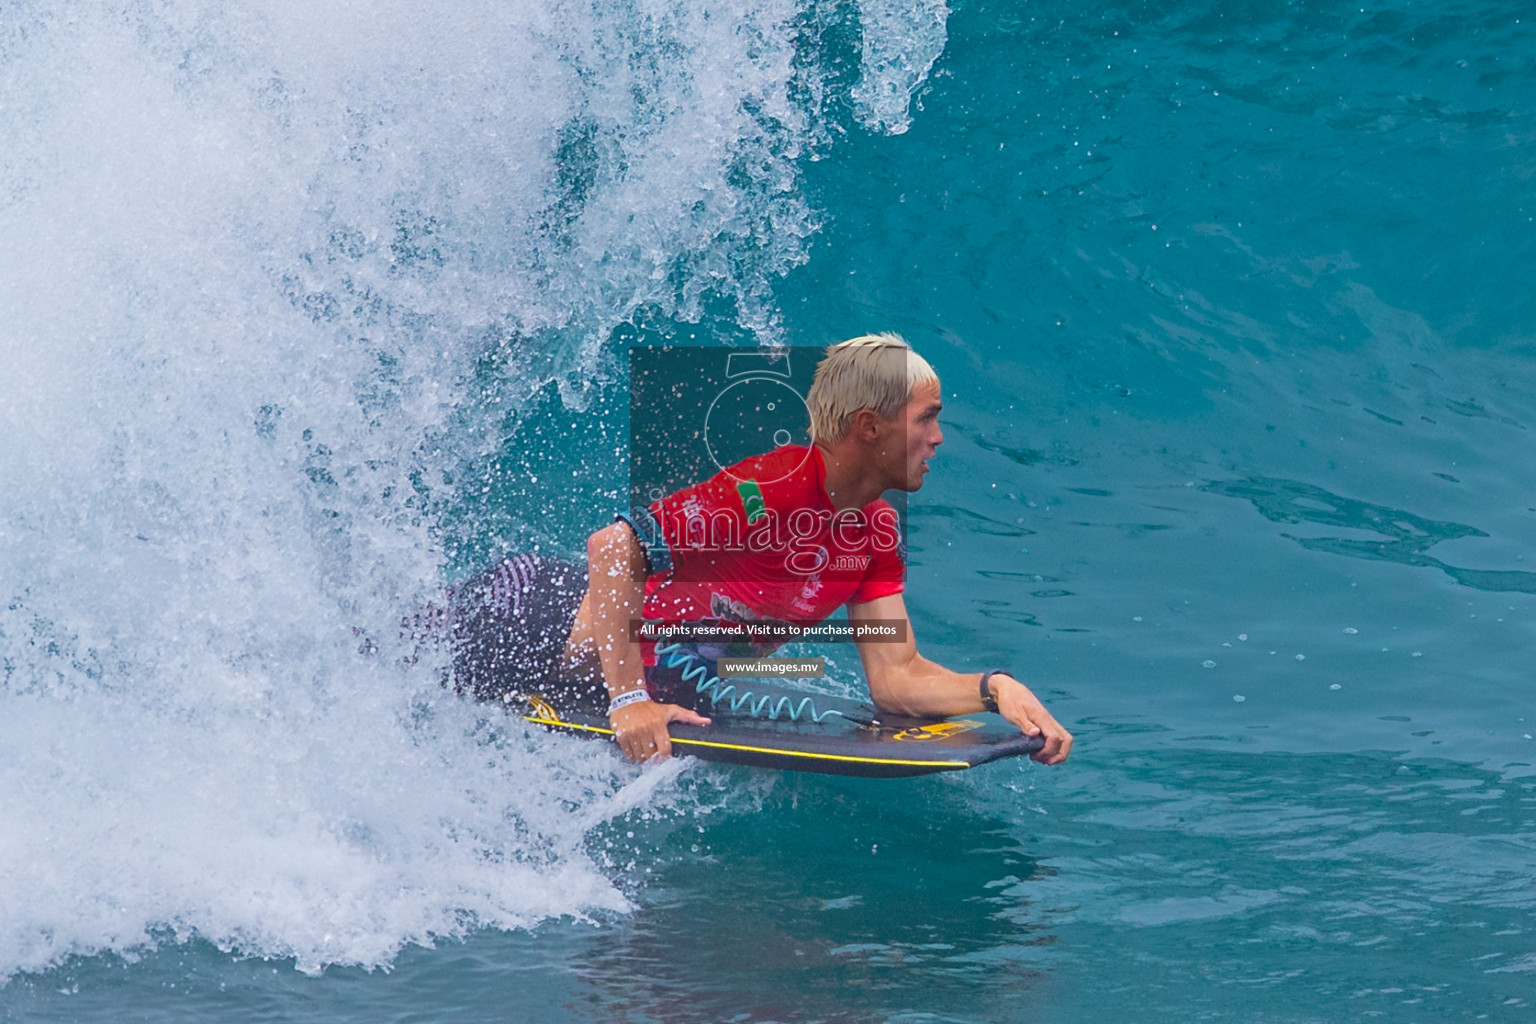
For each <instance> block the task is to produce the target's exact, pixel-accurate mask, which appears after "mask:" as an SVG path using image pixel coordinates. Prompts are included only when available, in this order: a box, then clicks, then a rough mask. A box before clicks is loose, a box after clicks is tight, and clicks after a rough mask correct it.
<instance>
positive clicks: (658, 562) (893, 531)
mask: <svg viewBox="0 0 1536 1024" xmlns="http://www.w3.org/2000/svg"><path fill="white" fill-rule="evenodd" d="M826 478H827V467H826V462H825V461H824V460H823V458H822V454H821V450H820V449H818V448H817V447H816V446H815V445H812V446H810V447H809V448H806V447H803V446H800V445H784V446H783V447H781V448H777V449H775V450H774V451H772V452H769V453H768V454H766V455H758V456H754V457H752V458H750V459H744V460H743V461H741V462H739V463H737V464H736V465H734V466H731V467H729V468H728V469H725V470H723V471H721V472H719V473H716V474H715V475H714V476H712V477H710V478H709V479H708V480H705V481H704V482H702V483H699V484H695V485H693V486H692V487H686V488H684V489H683V490H680V491H678V492H676V493H675V494H671V495H668V496H667V497H665V498H662V499H661V500H660V501H657V502H654V503H653V504H652V505H651V506H650V507H649V508H637V509H634V510H633V511H631V512H630V513H627V514H625V515H622V516H621V517H620V518H623V519H625V520H626V521H627V522H629V524H630V525H631V526H632V527H633V528H634V529H635V534H636V537H637V538H638V539H639V540H640V544H641V547H642V549H644V551H645V556H646V561H647V564H648V568H649V570H650V575H649V576H648V577H647V579H646V582H645V612H644V614H645V618H646V619H647V620H661V621H662V622H666V623H678V622H693V623H698V622H711V621H721V620H723V621H728V622H763V621H774V620H777V621H788V622H793V623H796V624H800V625H808V624H812V623H816V622H820V621H821V620H822V619H825V618H826V617H827V616H828V615H830V614H832V612H834V611H836V610H837V609H838V608H839V607H841V606H842V605H844V604H862V603H864V602H866V601H873V600H875V599H876V598H879V597H886V596H888V595H890V594H899V593H901V592H902V591H903V590H904V589H905V585H904V583H903V576H904V571H905V565H904V557H903V556H904V552H903V551H902V544H901V532H900V523H899V521H898V519H897V516H896V510H895V509H893V508H892V507H891V505H890V503H889V502H887V501H886V500H885V499H883V498H879V499H876V500H875V501H872V502H870V503H869V504H868V505H866V506H864V507H863V508H862V509H845V510H843V511H842V512H838V511H836V510H835V509H834V508H833V506H832V500H831V499H830V498H829V497H828V496H827V489H826ZM774 646H777V644H767V645H755V644H754V645H752V650H753V653H762V652H763V651H764V650H771V649H772V648H773V647H774ZM654 649H655V645H654V644H652V643H645V644H642V650H643V652H644V655H645V662H646V664H647V665H650V664H654V662H655V653H654ZM720 653H725V652H723V651H722V652H720ZM714 656H718V655H714Z"/></svg>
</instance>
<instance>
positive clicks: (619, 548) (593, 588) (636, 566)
mask: <svg viewBox="0 0 1536 1024" xmlns="http://www.w3.org/2000/svg"><path fill="white" fill-rule="evenodd" d="M587 591H588V593H589V594H590V596H591V600H592V623H593V630H592V632H593V635H594V636H595V638H596V640H597V653H598V657H599V659H600V660H601V661H602V663H603V682H604V683H605V684H607V687H608V699H609V700H613V699H614V698H615V697H618V696H620V695H622V694H625V693H631V692H633V691H635V690H643V689H645V663H644V661H643V659H642V657H641V654H640V645H639V644H638V643H636V642H635V641H634V639H632V638H631V637H630V635H629V623H630V620H632V619H639V618H641V617H642V615H643V614H644V612H643V609H644V606H645V552H643V551H642V550H641V549H640V544H639V542H638V541H636V540H635V535H634V533H633V532H632V531H631V530H630V528H629V526H628V525H627V524H625V523H622V522H620V523H614V524H613V525H612V526H609V527H605V528H604V529H601V530H598V531H597V532H596V533H594V534H593V535H592V536H591V537H589V538H588V539H587ZM608 721H609V724H611V725H612V726H613V735H614V738H615V739H616V740H618V741H619V746H620V748H622V749H623V751H624V755H625V756H626V757H628V758H629V759H630V760H631V761H645V760H649V759H650V758H653V757H656V758H665V757H670V756H671V755H672V738H671V737H670V736H669V735H668V734H667V723H668V722H687V723H688V724H690V725H708V724H709V719H707V718H705V717H704V716H703V715H700V714H698V713H697V712H694V711H690V710H688V709H687V708H684V707H679V706H678V705H676V704H657V703H654V702H652V701H649V700H644V701H640V702H639V703H637V704H631V705H629V706H628V707H623V708H620V709H619V710H617V711H615V712H613V714H611V715H609V716H608Z"/></svg>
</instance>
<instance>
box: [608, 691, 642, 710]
mask: <svg viewBox="0 0 1536 1024" xmlns="http://www.w3.org/2000/svg"><path fill="white" fill-rule="evenodd" d="M650 699H651V695H650V694H649V693H646V692H645V687H643V686H642V687H641V688H640V689H638V690H630V691H629V692H628V693H621V694H619V695H618V696H617V697H615V698H613V700H611V701H609V702H608V714H610V715H612V714H613V713H614V712H615V711H617V710H619V709H620V708H627V707H629V706H630V705H631V704H639V703H640V702H641V701H643V700H650Z"/></svg>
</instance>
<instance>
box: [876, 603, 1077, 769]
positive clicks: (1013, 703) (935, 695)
mask: <svg viewBox="0 0 1536 1024" xmlns="http://www.w3.org/2000/svg"><path fill="white" fill-rule="evenodd" d="M848 618H849V620H850V621H851V622H853V623H854V625H857V624H858V623H860V622H867V621H868V620H870V619H900V620H901V621H902V622H905V623H906V626H907V628H906V638H905V640H903V641H902V642H900V643H881V642H879V641H872V640H861V641H859V660H860V661H862V662H863V663H864V676H865V678H866V679H868V680H869V693H870V696H871V697H873V698H874V701H875V706H876V707H878V708H880V709H881V710H884V711H894V712H896V713H898V714H903V715H912V716H914V717H919V718H947V717H949V716H951V715H967V714H973V713H975V712H977V711H981V710H983V705H982V703H981V686H980V683H981V673H979V672H969V673H966V672H951V671H950V670H949V669H947V668H945V667H944V666H942V665H937V664H935V663H933V662H931V661H929V660H928V659H927V658H925V657H923V656H922V655H921V654H918V653H917V640H916V638H915V637H913V635H912V621H911V619H909V618H908V617H907V604H906V602H905V601H903V600H902V597H901V595H900V594H892V595H890V596H889V597H878V598H876V599H875V600H873V601H866V602H865V603H863V604H855V605H849V607H848ZM987 685H988V688H989V689H990V690H991V691H992V696H993V697H994V698H995V699H996V700H997V710H998V713H999V714H1000V715H1002V716H1003V717H1004V718H1006V719H1008V721H1010V722H1012V723H1013V724H1014V725H1016V726H1018V727H1019V728H1020V729H1021V730H1023V732H1024V734H1025V735H1027V736H1043V737H1044V738H1045V746H1044V747H1043V748H1041V749H1040V751H1039V752H1038V753H1036V754H1034V755H1032V756H1033V757H1034V759H1035V760H1036V761H1039V762H1040V763H1041V764H1060V763H1061V762H1062V761H1065V760H1066V759H1067V755H1068V754H1069V753H1071V751H1072V734H1071V733H1069V732H1067V730H1066V729H1063V728H1062V727H1061V723H1060V722H1057V721H1056V719H1055V718H1052V717H1051V713H1050V712H1049V711H1047V710H1045V705H1044V704H1041V703H1040V701H1039V699H1038V698H1036V697H1035V695H1034V694H1033V693H1031V692H1030V689H1029V687H1027V686H1025V685H1024V684H1023V683H1021V682H1019V681H1018V680H1017V679H1015V678H1013V677H1012V676H1010V675H1005V674H1004V673H1001V672H998V673H996V674H995V675H993V676H992V678H991V679H989V680H988V681H987Z"/></svg>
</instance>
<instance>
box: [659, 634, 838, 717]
mask: <svg viewBox="0 0 1536 1024" xmlns="http://www.w3.org/2000/svg"><path fill="white" fill-rule="evenodd" d="M656 657H657V658H663V657H665V658H666V659H667V668H678V667H679V666H682V677H683V679H684V681H686V682H690V683H692V684H693V687H694V692H695V693H699V694H707V695H708V697H709V702H710V704H711V705H718V704H721V703H722V702H723V703H725V704H727V705H728V706H729V707H730V709H731V710H732V711H741V710H742V709H745V710H746V713H747V714H749V715H751V716H752V717H753V718H767V719H768V720H769V721H770V722H776V721H778V720H779V718H780V717H781V716H782V717H785V718H788V719H789V720H790V721H791V722H798V721H800V718H801V716H802V715H803V716H805V717H806V718H809V719H810V720H811V721H812V722H814V723H816V724H817V725H819V724H821V721H822V720H823V719H825V718H830V717H831V716H833V715H836V716H838V717H839V718H842V717H844V716H843V713H842V712H841V711H834V710H831V709H830V708H829V709H828V710H826V711H817V710H816V704H815V702H814V701H812V700H811V698H809V697H802V698H800V700H799V701H798V702H797V701H794V700H792V699H790V698H789V697H779V698H777V699H775V698H774V697H773V695H772V694H763V695H762V696H754V695H753V693H752V691H751V690H738V689H737V688H736V684H735V683H727V682H724V681H723V680H722V679H721V678H720V677H719V676H712V675H709V669H708V667H707V665H706V664H704V663H703V659H702V658H701V657H700V656H699V654H698V652H696V651H690V650H686V649H684V647H683V645H682V644H681V643H671V644H657V645H656Z"/></svg>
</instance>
